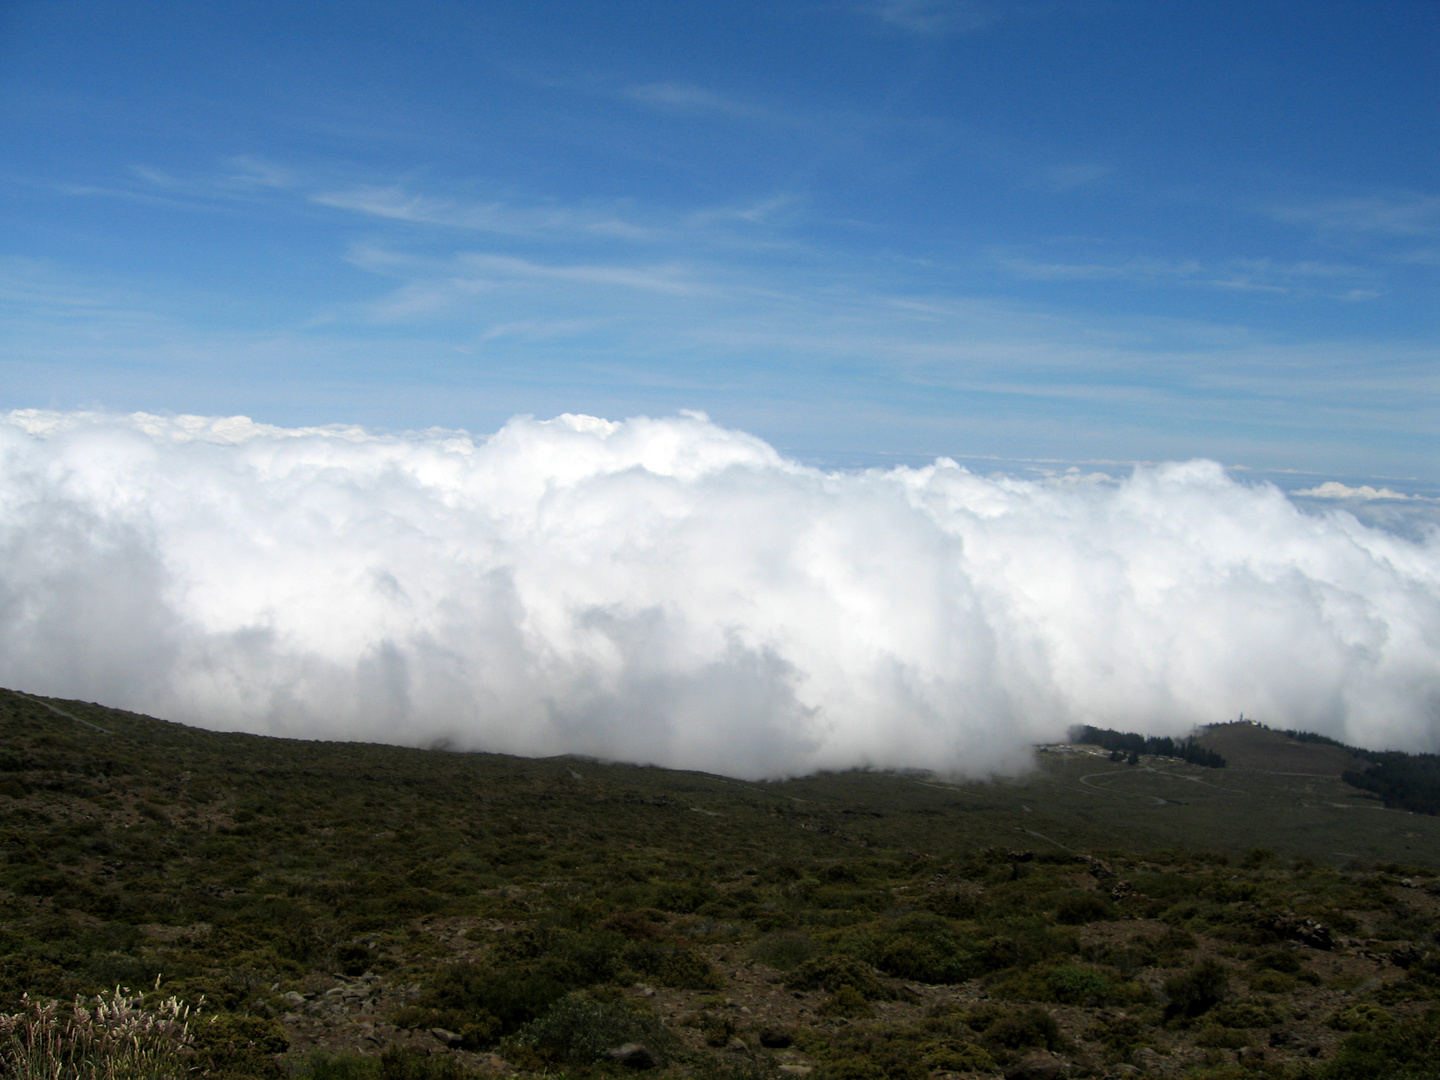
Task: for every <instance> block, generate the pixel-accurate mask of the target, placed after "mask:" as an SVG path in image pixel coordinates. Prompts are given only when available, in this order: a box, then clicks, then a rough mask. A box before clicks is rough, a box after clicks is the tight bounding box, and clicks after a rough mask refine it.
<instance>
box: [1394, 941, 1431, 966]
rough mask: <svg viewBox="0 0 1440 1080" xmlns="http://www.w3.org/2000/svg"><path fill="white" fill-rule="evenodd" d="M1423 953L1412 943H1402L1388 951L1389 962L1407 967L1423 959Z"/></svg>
mask: <svg viewBox="0 0 1440 1080" xmlns="http://www.w3.org/2000/svg"><path fill="white" fill-rule="evenodd" d="M1424 957H1425V954H1424V953H1423V952H1421V951H1420V950H1419V949H1418V948H1416V947H1415V946H1414V945H1404V946H1401V947H1400V948H1398V949H1392V950H1391V952H1390V962H1391V963H1392V964H1394V965H1395V966H1396V967H1402V968H1409V967H1410V965H1412V964H1416V963H1419V962H1420V961H1421V960H1422V959H1424Z"/></svg>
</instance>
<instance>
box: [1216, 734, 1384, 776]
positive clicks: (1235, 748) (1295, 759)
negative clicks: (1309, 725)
mask: <svg viewBox="0 0 1440 1080" xmlns="http://www.w3.org/2000/svg"><path fill="white" fill-rule="evenodd" d="M1199 741H1200V743H1201V744H1202V745H1203V746H1206V747H1208V748H1209V749H1211V750H1214V751H1216V752H1217V753H1219V754H1220V755H1221V756H1222V757H1224V758H1225V760H1226V761H1227V762H1228V763H1229V767H1230V768H1233V769H1249V770H1253V771H1256V772H1263V773H1270V774H1273V775H1282V776H1332V777H1335V778H1337V779H1338V778H1339V776H1340V774H1341V773H1343V772H1345V771H1346V770H1347V769H1358V768H1361V767H1362V766H1363V765H1364V763H1365V758H1364V757H1363V756H1362V755H1357V754H1355V753H1354V752H1353V751H1351V750H1349V749H1347V748H1346V747H1343V746H1334V745H1331V744H1327V743H1318V742H1300V741H1298V740H1296V739H1291V738H1289V737H1287V736H1286V735H1285V734H1284V732H1280V731H1272V730H1270V729H1269V728H1266V727H1262V726H1260V725H1259V724H1254V723H1250V722H1248V721H1243V720H1242V721H1239V722H1237V723H1232V724H1212V725H1210V726H1209V727H1207V728H1205V729H1203V731H1202V732H1201V733H1200V740H1199Z"/></svg>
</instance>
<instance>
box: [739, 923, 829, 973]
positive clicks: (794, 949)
mask: <svg viewBox="0 0 1440 1080" xmlns="http://www.w3.org/2000/svg"><path fill="white" fill-rule="evenodd" d="M819 951H820V946H819V945H817V944H816V943H815V942H814V941H813V940H811V938H810V937H809V936H808V935H806V934H800V933H796V932H794V931H781V932H780V933H775V934H767V935H766V936H765V937H763V938H761V939H760V940H759V941H757V942H755V944H754V945H752V946H751V947H750V955H751V956H752V957H753V958H754V959H756V960H759V961H760V962H761V963H762V964H769V965H770V966H771V967H773V968H776V969H777V970H779V971H794V970H795V969H796V968H797V967H799V966H800V965H801V964H803V963H804V962H805V961H806V960H809V959H810V958H811V957H813V956H814V955H815V954H816V953H818V952H819Z"/></svg>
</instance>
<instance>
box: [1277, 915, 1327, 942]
mask: <svg viewBox="0 0 1440 1080" xmlns="http://www.w3.org/2000/svg"><path fill="white" fill-rule="evenodd" d="M1271 929H1273V930H1274V931H1275V934H1276V935H1277V936H1278V937H1282V938H1286V939H1287V940H1290V941H1298V942H1300V944H1302V945H1308V946H1310V948H1312V949H1324V950H1326V951H1328V950H1330V949H1333V948H1334V947H1335V942H1334V940H1333V939H1332V938H1331V937H1330V928H1329V927H1327V926H1326V925H1325V924H1324V923H1322V922H1316V921H1315V920H1314V919H1300V918H1296V917H1295V916H1294V915H1277V916H1276V917H1275V919H1274V921H1273V922H1272V923H1271Z"/></svg>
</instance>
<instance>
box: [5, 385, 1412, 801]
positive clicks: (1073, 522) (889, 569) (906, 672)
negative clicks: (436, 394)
mask: <svg viewBox="0 0 1440 1080" xmlns="http://www.w3.org/2000/svg"><path fill="white" fill-rule="evenodd" d="M0 683H4V684H5V685H10V686H17V687H22V688H27V689H30V690H34V691H37V692H43V693H52V694H60V695H65V696H73V697H82V698H94V699H96V700H102V701H106V702H108V703H113V704H118V705H123V706H127V707H130V708H134V709H141V710H145V711H148V712H152V713H156V714H159V715H162V716H168V717H172V718H175V719H181V720H186V721H189V722H193V723H198V724H203V725H207V726H217V727H228V728H241V729H246V730H251V731H259V732H266V733H274V734H287V735H299V736H308V737H321V738H345V739H373V740H382V741H387V742H398V743H411V744H426V743H429V742H431V741H433V740H436V739H441V738H448V739H450V740H451V741H452V742H453V743H454V744H455V745H457V746H460V747H467V748H484V749H491V750H500V751H507V752H514V753H520V754H547V753H559V752H575V753H584V754H593V755H598V756H603V757H610V758H619V759H628V760H635V761H649V762H656V763H660V764H665V765H671V766H682V767H689V768H698V769H705V770H711V771H716V772H723V773H729V774H734V775H742V776H752V777H753V776H765V775H772V776H773V775H780V774H787V773H791V774H793V773H800V772H805V771H809V770H813V769H816V768H822V767H826V768H835V767H844V766H850V765H861V764H870V765H876V766H909V765H922V766H928V767H931V768H936V769H949V770H955V771H959V772H984V771H988V770H1004V769H1007V768H1013V767H1016V766H1018V765H1019V764H1020V763H1021V762H1022V761H1023V760H1024V757H1025V748H1026V746H1027V745H1028V744H1029V743H1031V742H1032V741H1035V740H1044V739H1056V738H1060V737H1063V734H1064V732H1065V730H1066V728H1067V726H1068V725H1070V724H1074V723H1095V724H1100V725H1105V726H1113V727H1120V728H1129V729H1139V730H1145V731H1149V732H1156V733H1162V732H1170V733H1180V732H1185V731H1187V730H1188V729H1189V728H1190V727H1191V726H1192V725H1194V724H1198V723H1205V722H1212V721H1216V720H1222V719H1225V718H1226V717H1230V716H1234V715H1235V714H1236V712H1238V711H1239V710H1241V709H1243V710H1244V711H1245V712H1246V713H1247V714H1249V715H1254V716H1258V717H1261V718H1263V719H1265V720H1267V721H1269V722H1271V723H1272V724H1278V725H1286V726H1298V727H1304V728H1308V729H1310V730H1314V731H1320V732H1324V733H1327V734H1330V735H1333V736H1337V737H1340V738H1343V739H1345V740H1347V741H1351V742H1356V743H1361V744H1365V745H1371V746H1394V747H1402V748H1407V749H1432V750H1433V749H1435V747H1436V744H1437V741H1440V538H1437V536H1436V535H1435V534H1432V535H1430V536H1429V537H1428V538H1425V539H1423V540H1420V541H1415V540H1407V539H1404V538H1402V537H1399V536H1396V535H1393V534H1391V533H1387V532H1385V531H1382V530H1379V529H1374V528H1370V527H1367V526H1365V525H1362V524H1361V523H1359V522H1358V521H1357V520H1356V519H1355V518H1354V517H1352V516H1350V515H1348V514H1346V513H1343V512H1327V513H1306V512H1302V511H1301V510H1300V509H1298V508H1297V507H1296V506H1295V505H1294V504H1292V503H1291V502H1290V501H1289V500H1287V498H1286V497H1285V496H1284V495H1283V494H1282V493H1281V492H1280V491H1279V490H1278V489H1276V488H1274V487H1272V486H1268V485H1260V486H1250V485H1244V484H1240V483H1236V482H1235V481H1233V480H1232V479H1230V478H1229V477H1228V476H1227V475H1226V474H1225V472H1224V471H1223V470H1222V469H1221V468H1220V467H1219V466H1217V465H1215V464H1213V463H1210V462H1205V461H1194V462H1187V463H1182V464H1170V465H1164V466H1160V467H1157V468H1143V469H1138V470H1137V471H1136V472H1135V473H1134V474H1133V475H1132V476H1131V477H1129V478H1127V479H1124V480H1121V481H1113V480H1109V479H1107V478H1104V477H1071V478H1069V479H1057V480H1054V481H1046V482H1022V481H1017V480H1011V479H1004V478H984V477H981V476H977V475H975V474H972V473H970V472H968V471H966V470H965V469H963V468H960V467H959V466H958V465H956V464H955V463H953V462H950V461H947V460H940V461H937V462H936V463H935V464H934V465H931V466H928V467H926V468H919V469H908V468H899V469H891V470H885V471H880V470H874V471H863V472H824V471H820V470H816V469H812V468H807V467H804V466H802V465H800V464H798V463H796V462H794V461H792V460H788V459H786V458H785V457H783V456H782V455H780V454H779V453H777V452H776V451H775V450H774V449H772V448H771V447H770V446H769V445H767V444H766V443H764V442H763V441H761V440H759V439H757V438H754V437H752V436H750V435H746V434H744V433H741V432H736V431H729V430H725V429H723V428H720V427H718V426H716V425H714V424H712V423H710V422H709V421H708V420H706V419H705V418H704V417H703V416H700V415H698V414H696V415H682V416H679V417H675V418H670V419H663V420H653V419H643V418H642V419H635V420H629V421H626V422H624V423H611V422H607V421H604V420H599V419H595V418H591V417H583V416H561V417H559V418H557V419H555V420H551V421H547V422H538V421H534V420H529V419H520V420H515V421H513V422H512V423H510V424H508V425H507V426H506V427H505V428H504V429H502V430H501V431H499V432H497V433H496V434H494V435H492V436H490V437H489V438H484V439H479V438H472V437H471V436H469V435H466V434H464V433H461V432H451V431H432V432H422V433H415V434H407V435H403V436H389V435H377V434H372V433H368V432H366V431H363V430H359V429H350V428H323V429H304V430H287V429H280V428H273V427H266V426H263V425H260V424H255V423H252V422H251V421H249V420H246V419H244V418H231V419H207V418H195V417H173V418H162V417H154V416H148V415H143V414H142V415H135V416H128V417H120V416H105V415H95V414H80V413H67V414H61V413H41V412H34V411H27V412H16V413H11V414H9V416H8V417H6V418H0Z"/></svg>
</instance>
